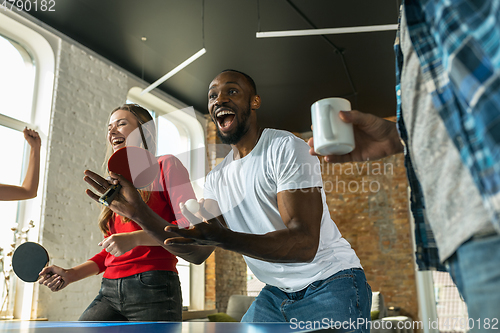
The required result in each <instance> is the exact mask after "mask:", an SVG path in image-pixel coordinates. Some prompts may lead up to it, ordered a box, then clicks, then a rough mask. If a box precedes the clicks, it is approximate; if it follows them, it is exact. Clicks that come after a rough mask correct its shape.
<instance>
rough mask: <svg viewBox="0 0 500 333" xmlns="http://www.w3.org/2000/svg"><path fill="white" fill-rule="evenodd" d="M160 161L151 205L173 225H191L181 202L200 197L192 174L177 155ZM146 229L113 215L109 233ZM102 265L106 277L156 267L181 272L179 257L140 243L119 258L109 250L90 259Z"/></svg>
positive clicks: (150, 200) (161, 158)
mask: <svg viewBox="0 0 500 333" xmlns="http://www.w3.org/2000/svg"><path fill="white" fill-rule="evenodd" d="M158 163H159V164H160V174H159V177H157V178H156V180H155V181H154V182H153V188H152V193H151V196H150V198H149V201H148V206H149V207H150V208H151V209H152V210H153V211H154V212H155V213H157V214H158V215H160V216H161V217H162V218H163V219H164V220H166V221H168V222H171V223H173V224H179V225H188V224H189V222H188V221H187V220H186V218H185V217H184V216H183V215H182V214H181V212H180V209H179V203H181V202H186V200H188V199H196V196H195V194H194V191H193V188H192V187H191V183H190V180H189V173H188V171H187V170H186V168H185V167H184V166H183V165H182V163H181V162H180V161H179V160H178V159H177V158H176V157H175V156H173V155H165V156H161V157H159V158H158ZM137 230H142V228H141V227H140V226H139V225H137V223H135V222H133V221H130V222H125V223H124V222H123V221H122V217H121V216H119V215H117V214H113V217H112V218H110V220H109V233H108V236H110V235H112V234H119V233H125V232H132V231H137ZM89 260H92V261H94V262H95V263H96V264H97V265H98V266H99V273H101V272H103V271H104V275H103V277H105V278H108V279H118V278H123V277H127V276H131V275H134V274H138V273H143V272H147V271H153V270H163V271H174V272H177V269H176V268H175V265H176V264H177V258H176V257H175V256H174V255H173V254H171V253H170V252H168V251H167V250H165V249H164V248H163V247H161V246H136V247H135V248H133V249H132V250H130V251H128V252H126V253H124V254H122V255H121V256H119V257H115V256H113V255H111V254H109V253H108V252H106V250H105V249H103V250H102V251H101V252H99V253H98V254H96V255H95V256H93V257H92V258H90V259H89Z"/></svg>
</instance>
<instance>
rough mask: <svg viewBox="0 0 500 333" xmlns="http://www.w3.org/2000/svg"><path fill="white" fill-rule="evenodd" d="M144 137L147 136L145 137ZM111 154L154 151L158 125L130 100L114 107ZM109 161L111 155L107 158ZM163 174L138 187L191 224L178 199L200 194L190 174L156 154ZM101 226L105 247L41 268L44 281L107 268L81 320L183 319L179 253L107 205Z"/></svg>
mask: <svg viewBox="0 0 500 333" xmlns="http://www.w3.org/2000/svg"><path fill="white" fill-rule="evenodd" d="M144 140H145V141H144ZM107 141H108V144H109V145H108V146H109V147H110V148H111V149H109V150H108V157H109V156H110V155H111V153H112V152H114V151H116V150H118V149H120V148H123V147H125V146H141V147H143V148H145V147H147V148H148V149H149V150H150V151H151V152H152V153H153V154H154V153H155V152H156V129H155V125H154V121H153V119H152V117H151V115H150V114H149V112H148V111H147V110H145V109H143V108H142V107H140V106H138V105H134V104H126V105H123V106H121V107H118V108H116V109H115V110H113V112H112V113H111V118H110V121H109V125H108V134H107ZM106 161H107V159H106ZM158 162H159V164H160V174H159V176H158V177H157V178H156V180H155V181H154V182H153V183H152V184H151V185H150V186H149V187H147V188H146V189H143V190H139V192H140V193H141V196H142V198H143V200H144V201H145V202H146V203H147V204H148V206H149V207H150V208H151V209H152V210H153V211H154V212H155V213H157V214H158V215H159V216H161V217H162V218H163V219H164V220H166V221H168V222H170V223H173V224H178V225H185V226H187V225H189V222H187V220H186V219H185V218H184V216H183V215H182V214H181V212H180V209H179V203H181V202H185V201H186V200H188V199H191V198H196V197H195V194H194V191H193V189H192V187H191V183H190V180H189V174H188V171H187V170H186V168H185V167H184V166H183V165H182V163H181V162H180V161H179V160H178V159H177V158H176V157H174V156H173V155H165V156H161V157H159V158H158ZM99 227H100V228H101V231H102V232H103V233H104V235H105V237H106V238H105V239H104V240H103V241H102V242H101V243H99V245H101V246H102V247H103V249H102V251H101V252H100V253H98V254H96V255H95V256H94V257H92V258H90V260H88V261H87V262H85V263H83V264H80V265H78V266H75V267H73V268H70V269H63V268H61V267H58V266H55V265H52V266H49V267H46V268H45V269H43V270H42V271H41V272H40V275H41V279H40V280H39V283H40V284H43V285H46V286H47V287H49V288H50V289H51V290H52V291H59V290H61V289H63V288H65V287H66V286H67V285H69V284H71V283H73V282H76V281H79V280H82V279H84V278H86V277H89V276H92V275H95V274H99V273H101V272H104V275H103V279H102V284H101V290H100V291H99V294H98V295H97V297H96V298H95V299H94V301H93V302H92V303H91V304H90V305H89V306H88V308H87V309H86V310H85V311H84V313H83V314H82V315H81V317H80V319H79V320H82V321H182V296H181V289H180V282H179V277H178V275H177V269H176V267H175V266H176V263H177V258H176V257H175V256H174V255H173V254H171V253H170V252H168V251H167V250H166V249H164V248H163V247H162V246H161V245H162V244H160V243H158V242H157V241H156V240H155V239H153V238H152V237H150V236H149V235H148V234H146V232H145V231H143V230H142V229H141V227H139V226H138V225H137V224H136V223H135V222H134V221H131V220H129V219H126V218H124V217H122V216H120V215H117V214H115V213H113V212H112V211H111V210H110V209H109V208H107V207H105V206H103V209H102V212H101V215H100V217H99Z"/></svg>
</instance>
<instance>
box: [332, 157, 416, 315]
mask: <svg viewBox="0 0 500 333" xmlns="http://www.w3.org/2000/svg"><path fill="white" fill-rule="evenodd" d="M322 171H323V185H324V189H325V192H326V198H327V202H328V207H329V208H330V214H331V216H332V218H333V220H334V221H335V223H336V224H337V226H338V227H339V229H340V231H341V233H342V235H343V236H344V238H346V239H347V240H348V241H349V243H351V246H352V247H353V248H354V249H355V251H356V253H357V254H358V257H359V258H360V260H361V264H362V265H363V268H364V269H365V273H366V277H367V279H368V282H369V283H370V285H371V287H372V290H373V291H380V292H382V294H383V295H384V298H385V302H386V305H387V306H398V307H400V308H401V312H402V314H405V315H408V316H411V317H412V318H414V319H416V318H418V301H417V292H416V282H415V266H414V259H413V247H412V242H411V230H410V222H409V215H408V214H409V211H408V200H407V197H408V192H407V180H406V170H405V167H404V160H403V155H402V154H399V155H396V156H391V157H388V158H385V159H383V160H380V161H375V162H369V163H346V164H326V163H322Z"/></svg>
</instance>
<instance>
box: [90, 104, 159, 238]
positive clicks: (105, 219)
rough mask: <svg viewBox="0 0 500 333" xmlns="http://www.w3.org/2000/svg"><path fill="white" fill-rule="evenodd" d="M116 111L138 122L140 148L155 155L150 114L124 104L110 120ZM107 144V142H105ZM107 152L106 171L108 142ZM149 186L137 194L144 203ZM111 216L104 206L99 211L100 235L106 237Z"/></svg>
mask: <svg viewBox="0 0 500 333" xmlns="http://www.w3.org/2000/svg"><path fill="white" fill-rule="evenodd" d="M118 110H124V111H128V112H130V113H132V114H133V115H134V117H135V119H137V122H138V128H137V130H138V131H139V132H140V135H141V138H142V141H141V145H140V146H141V148H144V149H147V150H149V152H150V153H151V154H153V155H156V126H155V123H154V121H153V118H152V117H151V114H150V113H149V112H148V111H147V110H146V109H144V108H143V107H141V106H140V105H137V104H124V105H122V106H119V107H117V108H116V109H114V110H113V111H112V112H111V114H110V116H109V117H110V118H111V116H112V115H113V113H115V112H116V111H118ZM106 141H107V142H108V140H106ZM107 147H108V148H107V151H106V158H105V159H104V166H105V168H106V170H107V163H108V160H109V158H110V157H111V155H112V153H113V149H112V147H111V145H110V144H109V142H108V143H107ZM151 186H152V185H150V186H149V187H147V188H146V189H144V190H139V193H140V195H141V197H142V200H144V202H146V203H147V202H148V201H149V197H150V196H151V191H150V190H151ZM112 215H113V211H112V210H111V209H109V208H108V207H106V206H104V205H103V206H102V209H101V214H100V215H99V228H100V229H101V231H102V233H103V234H104V235H107V234H108V232H109V219H110V218H111V216H112ZM123 221H124V222H129V221H130V219H129V218H125V217H124V218H123Z"/></svg>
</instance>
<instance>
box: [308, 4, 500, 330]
mask: <svg viewBox="0 0 500 333" xmlns="http://www.w3.org/2000/svg"><path fill="white" fill-rule="evenodd" d="M403 2H404V4H403V6H402V12H401V15H400V22H399V29H398V33H397V36H396V41H395V53H396V95H397V102H398V103H397V116H398V117H397V118H398V120H397V124H395V123H393V122H390V121H387V120H384V119H381V118H378V117H376V116H374V115H370V114H367V113H361V112H359V111H351V112H343V113H341V115H340V117H341V119H342V120H343V121H345V122H350V123H353V125H354V129H355V137H356V148H355V150H354V151H352V152H351V153H349V154H346V155H342V156H325V158H324V159H325V161H327V162H332V163H343V162H348V161H366V160H373V159H378V158H382V157H385V156H388V155H391V154H396V153H400V152H403V151H404V153H405V165H406V167H407V174H408V181H409V184H410V187H411V210H412V213H413V217H414V219H415V238H416V249H417V253H416V258H417V264H418V267H419V269H420V270H432V269H434V270H444V269H445V267H446V268H447V269H448V271H449V272H450V274H451V276H452V277H453V279H454V281H455V283H456V285H457V287H458V289H459V291H460V293H461V294H462V296H463V297H464V299H465V301H466V303H467V306H468V311H469V316H470V318H473V319H474V322H475V327H474V328H473V330H475V331H477V330H483V329H489V328H495V327H497V328H498V327H499V326H498V319H499V318H500V306H499V304H500V235H499V231H500V1H486V0H476V1H466V0H455V1H444V0H420V1H419V0H405V1H403ZM309 145H310V146H311V147H314V142H313V140H312V139H311V140H310V141H309ZM310 153H311V154H315V153H314V151H313V149H312V148H311V150H310ZM495 325H496V326H495ZM469 327H470V326H469Z"/></svg>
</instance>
